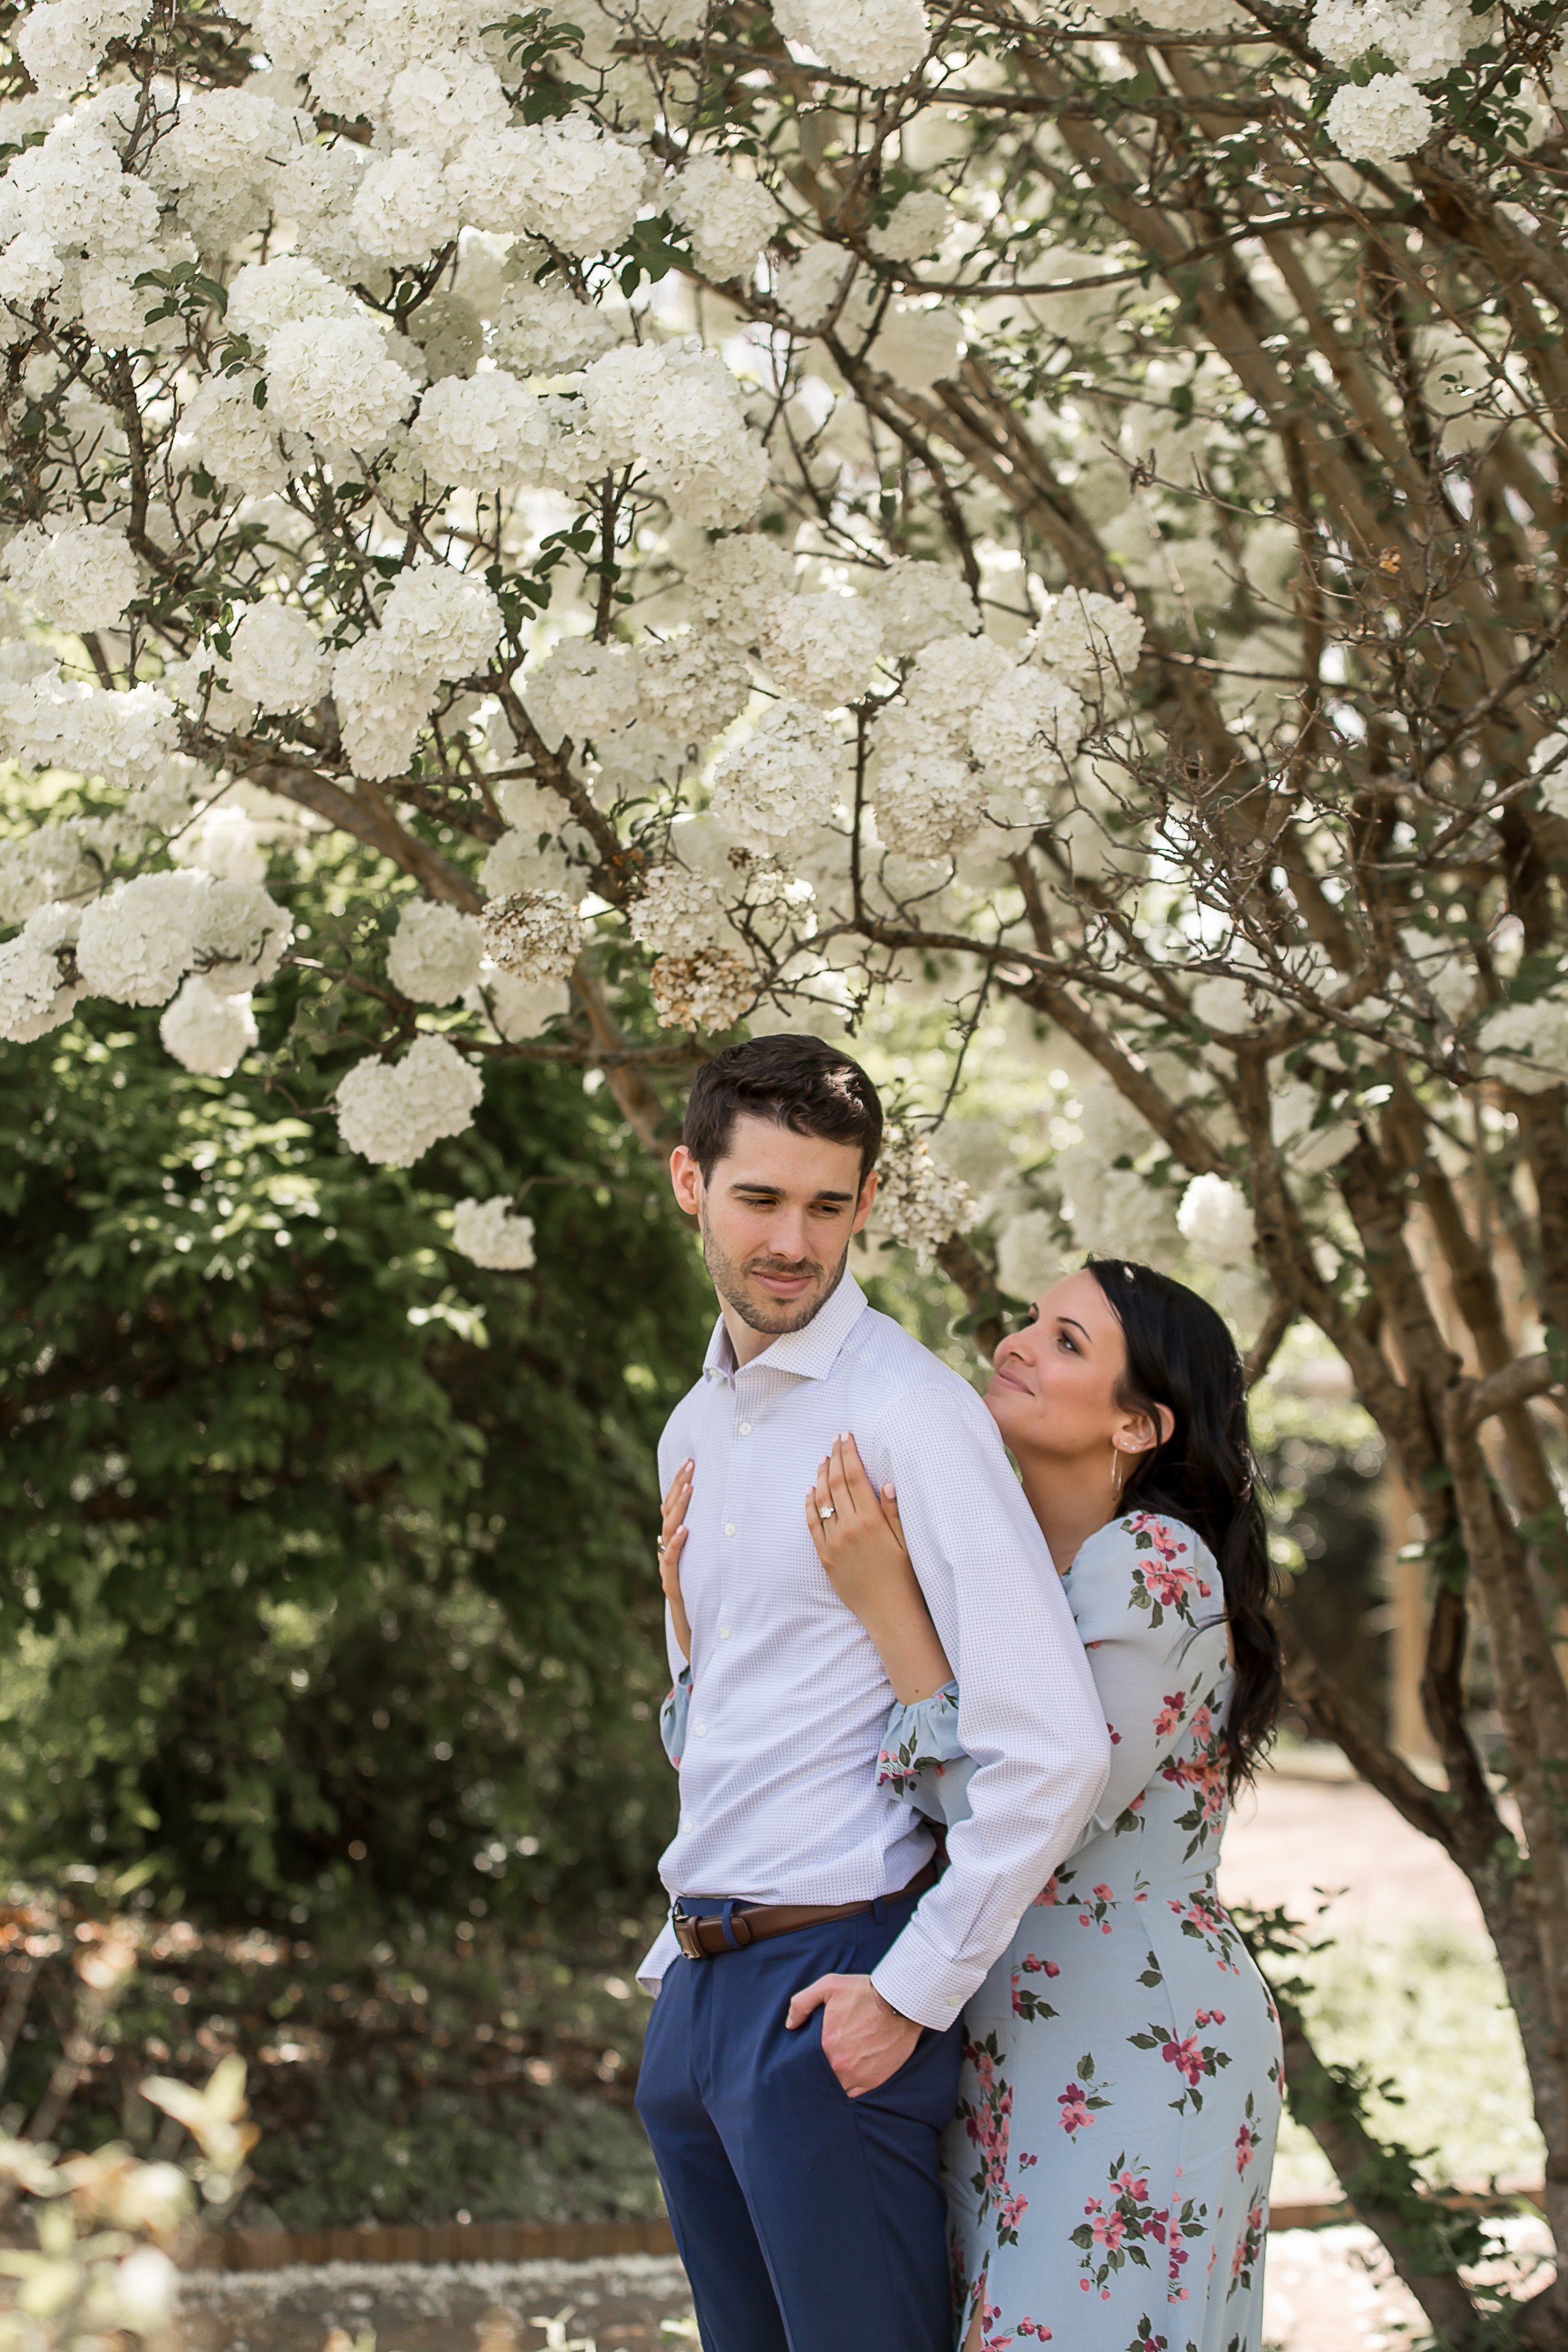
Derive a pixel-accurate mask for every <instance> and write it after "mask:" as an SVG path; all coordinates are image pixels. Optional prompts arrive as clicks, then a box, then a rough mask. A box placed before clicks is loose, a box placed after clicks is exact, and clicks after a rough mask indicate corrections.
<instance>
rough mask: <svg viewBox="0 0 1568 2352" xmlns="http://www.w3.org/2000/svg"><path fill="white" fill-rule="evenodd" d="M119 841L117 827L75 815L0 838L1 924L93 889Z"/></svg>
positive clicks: (109, 863)
mask: <svg viewBox="0 0 1568 2352" xmlns="http://www.w3.org/2000/svg"><path fill="white" fill-rule="evenodd" d="M122 846H123V843H122V841H121V835H120V831H119V828H118V827H113V828H108V827H105V826H104V825H103V824H101V823H100V822H99V821H97V820H95V819H92V818H85V819H84V818H79V817H77V818H67V819H66V820H65V822H64V823H62V824H41V825H39V826H37V828H36V830H35V831H34V832H32V833H25V834H21V835H17V836H16V838H15V839H13V840H10V841H0V923H20V922H22V921H24V920H25V919H26V917H27V916H29V915H30V914H32V913H33V911H34V910H35V908H40V907H47V906H48V905H49V904H50V903H51V901H53V900H54V899H57V898H77V897H79V896H81V894H82V893H83V892H85V891H89V890H96V889H97V888H98V887H99V886H100V884H101V882H102V881H103V878H104V876H105V874H106V873H107V871H108V869H109V867H110V866H111V865H112V863H113V861H114V858H115V856H117V855H118V853H119V851H120V850H121V847H122Z"/></svg>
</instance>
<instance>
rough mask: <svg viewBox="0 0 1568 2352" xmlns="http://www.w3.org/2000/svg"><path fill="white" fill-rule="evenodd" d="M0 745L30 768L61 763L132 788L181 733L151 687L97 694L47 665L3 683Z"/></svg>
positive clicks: (171, 707)
mask: <svg viewBox="0 0 1568 2352" xmlns="http://www.w3.org/2000/svg"><path fill="white" fill-rule="evenodd" d="M0 743H3V744H4V746H5V754H6V756H7V757H8V758H10V759H13V760H18V761H21V763H22V765H23V766H24V767H25V768H64V769H66V770H68V772H71V773H72V774H75V775H79V776H101V777H102V778H103V780H104V782H106V783H109V784H118V785H119V786H121V789H122V790H128V789H129V788H130V786H131V785H132V784H134V783H140V782H143V781H145V780H146V779H147V778H148V777H150V776H152V775H153V774H155V773H156V772H157V771H158V770H159V769H160V768H161V767H162V766H163V762H164V761H165V760H167V759H168V758H169V756H170V754H171V753H172V752H173V751H175V750H176V749H177V748H178V744H179V731H178V729H177V727H176V724H175V719H174V704H173V703H172V702H171V701H170V699H169V698H168V696H167V695H166V694H162V693H160V692H159V690H158V688H156V687H154V686H133V687H129V688H123V689H111V690H110V692H108V693H100V692H98V691H95V689H94V688H91V687H89V686H88V685H86V684H85V683H84V682H82V681H80V680H77V679H73V680H70V681H67V680H66V679H63V678H62V677H60V675H59V673H58V670H48V671H47V672H46V673H45V674H44V675H43V677H36V678H30V679H29V680H28V681H27V683H26V685H25V686H18V687H10V688H0Z"/></svg>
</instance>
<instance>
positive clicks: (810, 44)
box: [773, 0, 930, 89]
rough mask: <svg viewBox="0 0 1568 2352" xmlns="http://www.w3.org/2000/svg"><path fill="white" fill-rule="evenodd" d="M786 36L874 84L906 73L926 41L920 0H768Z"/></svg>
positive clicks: (836, 69) (839, 68)
mask: <svg viewBox="0 0 1568 2352" xmlns="http://www.w3.org/2000/svg"><path fill="white" fill-rule="evenodd" d="M773 22H774V24H775V25H777V26H778V28H779V30H780V32H781V33H782V34H783V35H784V38H785V40H786V41H792V42H794V43H795V46H796V47H799V48H803V49H813V50H815V51H816V55H817V56H818V57H819V58H822V59H823V61H824V63H825V64H826V65H829V66H831V67H832V68H833V70H834V72H835V73H841V74H849V75H851V76H853V78H854V79H856V80H857V81H863V82H868V83H869V84H870V86H871V88H872V89H889V88H890V87H891V86H892V84H893V83H895V82H901V81H905V80H907V79H909V77H910V74H912V73H913V72H914V71H915V70H916V68H917V67H918V66H919V65H920V64H921V59H922V58H924V56H925V53H926V49H927V47H928V45H929V42H930V34H929V32H928V29H927V26H926V19H925V10H924V9H923V8H922V7H921V0H773Z"/></svg>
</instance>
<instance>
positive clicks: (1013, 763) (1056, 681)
mask: <svg viewBox="0 0 1568 2352" xmlns="http://www.w3.org/2000/svg"><path fill="white" fill-rule="evenodd" d="M1083 728H1084V708H1083V703H1082V701H1081V699H1080V698H1079V696H1078V695H1077V694H1075V693H1074V691H1073V689H1072V688H1071V687H1070V686H1068V685H1066V684H1064V683H1063V681H1062V679H1061V678H1060V677H1055V676H1053V675H1052V673H1051V672H1050V671H1049V670H1041V669H1034V668H1032V667H1020V668H1017V669H1015V670H1013V671H1011V672H1010V673H1009V674H1008V676H1007V677H1005V678H1004V679H1003V680H1002V682H1001V684H1000V685H999V686H998V687H997V688H996V689H995V691H994V694H992V695H990V696H988V697H987V698H986V700H985V701H984V702H983V703H982V704H981V705H980V708H979V709H977V710H976V711H975V713H974V716H973V719H972V720H971V722H970V729H969V746H970V749H971V751H973V754H974V756H975V758H976V759H977V760H978V761H980V764H981V766H982V767H983V768H984V770H985V772H986V774H987V775H988V776H990V777H991V778H992V779H993V781H994V782H995V783H997V784H998V785H1000V786H1001V787H1002V788H1003V789H1005V790H1015V791H1026V790H1028V789H1029V788H1030V787H1031V786H1037V785H1043V784H1047V783H1051V782H1057V781H1058V780H1059V779H1060V778H1061V777H1062V775H1063V774H1064V773H1065V771H1066V766H1067V762H1068V761H1069V760H1070V759H1071V758H1072V756H1073V753H1074V752H1075V751H1077V750H1078V747H1079V742H1080V741H1081V740H1082V736H1083Z"/></svg>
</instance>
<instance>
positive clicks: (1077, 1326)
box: [1057, 1315, 1089, 1339]
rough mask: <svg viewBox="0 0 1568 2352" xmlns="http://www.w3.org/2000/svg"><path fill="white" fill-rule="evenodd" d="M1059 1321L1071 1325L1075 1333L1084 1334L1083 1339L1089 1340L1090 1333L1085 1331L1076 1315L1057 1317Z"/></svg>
mask: <svg viewBox="0 0 1568 2352" xmlns="http://www.w3.org/2000/svg"><path fill="white" fill-rule="evenodd" d="M1057 1321H1058V1323H1070V1324H1071V1326H1072V1328H1073V1329H1074V1330H1075V1331H1079V1332H1082V1333H1083V1337H1084V1338H1085V1339H1088V1337H1089V1333H1088V1332H1087V1331H1085V1330H1084V1328H1083V1325H1082V1324H1081V1323H1080V1322H1079V1319H1078V1317H1077V1316H1076V1315H1058V1317H1057Z"/></svg>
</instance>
